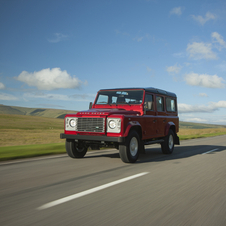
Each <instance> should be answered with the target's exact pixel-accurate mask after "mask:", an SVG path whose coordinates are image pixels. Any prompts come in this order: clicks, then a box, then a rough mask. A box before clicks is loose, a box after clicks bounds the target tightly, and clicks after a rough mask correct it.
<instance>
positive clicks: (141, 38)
mask: <svg viewBox="0 0 226 226" xmlns="http://www.w3.org/2000/svg"><path fill="white" fill-rule="evenodd" d="M143 38H144V37H136V38H133V40H134V41H137V42H141V41H142V40H143Z"/></svg>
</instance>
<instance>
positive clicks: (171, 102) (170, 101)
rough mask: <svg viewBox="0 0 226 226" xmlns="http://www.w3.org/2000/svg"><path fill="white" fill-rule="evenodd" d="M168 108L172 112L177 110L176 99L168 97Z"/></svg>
mask: <svg viewBox="0 0 226 226" xmlns="http://www.w3.org/2000/svg"><path fill="white" fill-rule="evenodd" d="M166 110H167V111H170V112H175V111H176V102H175V99H172V98H169V97H167V98H166Z"/></svg>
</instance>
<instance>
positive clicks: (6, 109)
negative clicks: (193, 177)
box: [0, 104, 226, 129]
mask: <svg viewBox="0 0 226 226" xmlns="http://www.w3.org/2000/svg"><path fill="white" fill-rule="evenodd" d="M77 112H78V111H67V110H61V109H49V108H25V107H15V106H6V105H1V104H0V114H10V115H30V116H42V117H47V118H60V119H63V118H64V116H65V115H66V114H70V113H72V114H73V113H77ZM222 127H224V128H226V126H222V125H213V124H204V123H192V122H182V121H180V129H208V128H222Z"/></svg>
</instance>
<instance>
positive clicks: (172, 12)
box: [170, 7, 182, 16]
mask: <svg viewBox="0 0 226 226" xmlns="http://www.w3.org/2000/svg"><path fill="white" fill-rule="evenodd" d="M173 14H175V15H178V16H180V15H181V14H182V10H181V7H175V8H173V9H172V10H171V11H170V15H173Z"/></svg>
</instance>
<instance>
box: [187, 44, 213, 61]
mask: <svg viewBox="0 0 226 226" xmlns="http://www.w3.org/2000/svg"><path fill="white" fill-rule="evenodd" d="M186 50H187V52H188V54H189V56H190V57H191V58H194V59H195V60H201V59H206V60H215V59H217V55H216V53H214V52H213V51H212V44H211V43H203V42H193V43H192V44H188V46H187V49H186Z"/></svg>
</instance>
